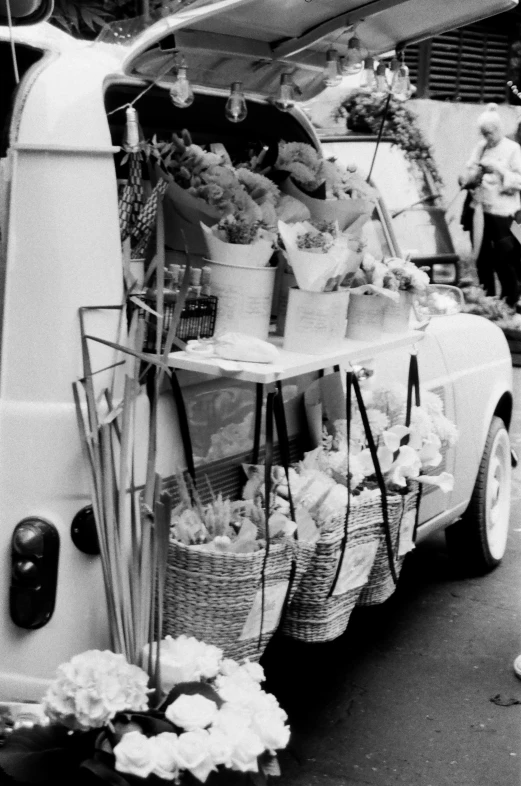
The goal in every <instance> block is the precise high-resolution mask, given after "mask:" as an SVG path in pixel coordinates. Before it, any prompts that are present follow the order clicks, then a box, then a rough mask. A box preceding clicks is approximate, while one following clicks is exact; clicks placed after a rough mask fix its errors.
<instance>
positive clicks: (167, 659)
mask: <svg viewBox="0 0 521 786" xmlns="http://www.w3.org/2000/svg"><path fill="white" fill-rule="evenodd" d="M156 646H157V644H156V645H154V648H153V652H154V651H155V648H156ZM159 652H160V663H161V681H162V687H163V690H164V691H165V692H167V693H168V691H170V690H171V689H172V688H173V687H174V686H175V685H178V684H179V683H180V682H192V681H199V680H200V679H201V677H203V678H205V679H212V678H213V677H215V676H216V675H217V674H218V673H219V667H220V664H221V660H222V655H223V653H222V650H220V649H219V648H218V647H214V646H213V645H211V644H205V643H204V642H201V641H198V640H197V639H196V638H194V637H193V636H185V635H184V634H183V635H181V636H178V637H177V638H176V639H173V638H172V637H171V636H166V638H164V639H163V640H162V641H161V644H160V648H159ZM154 655H155V652H154ZM143 659H144V662H146V661H147V659H148V645H147V646H146V647H144V650H143Z"/></svg>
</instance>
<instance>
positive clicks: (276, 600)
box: [239, 581, 289, 641]
mask: <svg viewBox="0 0 521 786" xmlns="http://www.w3.org/2000/svg"><path fill="white" fill-rule="evenodd" d="M288 584H289V582H288V581H283V582H280V583H279V584H272V586H271V587H266V589H265V590H264V619H263V624H262V632H263V633H270V632H271V631H273V630H275V629H276V628H277V627H278V624H279V622H280V617H281V614H282V607H283V605H284V601H285V599H286V593H287V591H288ZM262 595H263V593H262V588H259V590H258V591H257V594H256V595H255V600H254V601H253V606H252V607H251V610H250V613H249V614H248V617H247V619H246V622H245V623H244V628H243V629H242V633H241V635H240V636H239V640H240V641H242V640H243V639H253V638H254V637H255V636H258V635H259V634H260V626H261V617H262Z"/></svg>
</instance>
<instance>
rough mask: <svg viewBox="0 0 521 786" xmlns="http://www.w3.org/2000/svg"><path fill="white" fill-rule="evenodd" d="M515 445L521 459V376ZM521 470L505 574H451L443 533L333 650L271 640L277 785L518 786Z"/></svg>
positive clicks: (357, 616)
mask: <svg viewBox="0 0 521 786" xmlns="http://www.w3.org/2000/svg"><path fill="white" fill-rule="evenodd" d="M514 376H515V386H516V391H515V400H516V411H515V415H514V421H513V425H512V429H511V439H512V443H513V445H514V447H515V448H516V449H517V451H518V454H519V455H520V456H521V369H514ZM520 599H521V467H520V468H517V469H516V470H514V473H513V499H512V515H511V527H510V535H509V541H508V546H507V552H506V555H505V558H504V560H503V562H502V564H501V565H500V566H499V567H498V568H497V569H496V570H494V571H492V572H491V573H490V574H488V575H486V576H484V577H479V578H471V579H469V578H462V577H461V576H459V575H458V574H457V573H456V571H455V569H454V567H453V566H452V565H451V563H450V561H449V559H448V556H447V554H446V551H445V544H444V537H443V535H436V536H434V537H432V538H431V539H430V540H429V541H428V542H427V541H426V542H424V543H422V544H420V545H419V546H418V548H417V549H416V552H415V554H414V556H413V558H411V559H410V560H409V562H408V563H406V566H405V567H404V571H403V573H402V577H401V580H400V585H399V587H398V590H397V592H396V593H395V595H394V596H393V598H392V599H391V600H390V601H388V602H387V603H386V604H384V605H383V606H379V607H374V608H366V609H356V610H355V611H354V612H353V615H352V617H351V620H350V623H349V627H348V630H347V631H346V633H345V634H344V636H342V637H341V638H339V639H337V640H336V641H333V642H331V643H328V644H319V645H302V644H296V643H292V642H287V641H274V642H272V644H271V645H270V647H269V648H268V651H267V653H266V655H265V656H264V658H263V661H262V662H263V665H264V667H265V669H266V673H267V677H268V684H267V686H266V687H267V688H268V689H269V690H272V692H274V693H275V694H276V695H277V697H278V698H279V701H280V702H281V704H282V705H283V706H284V707H285V709H286V710H287V712H288V714H289V719H290V723H291V727H292V739H291V742H290V746H289V748H288V749H287V750H286V751H284V752H283V753H282V754H281V755H280V756H279V759H280V763H281V767H282V778H281V779H280V781H279V783H280V786H297V784H298V786H362V785H363V784H370V786H394V784H406V786H456V785H457V786H519V784H520V783H521V744H520V742H521V680H519V679H517V678H516V676H515V675H514V673H513V671H512V661H513V659H514V658H515V656H516V655H518V654H519V653H521V614H520V611H521V603H520Z"/></svg>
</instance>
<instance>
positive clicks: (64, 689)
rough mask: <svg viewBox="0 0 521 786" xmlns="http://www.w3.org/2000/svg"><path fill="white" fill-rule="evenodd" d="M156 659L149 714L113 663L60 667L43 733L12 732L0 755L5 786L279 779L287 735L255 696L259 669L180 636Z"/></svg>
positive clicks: (138, 673)
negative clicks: (155, 692)
mask: <svg viewBox="0 0 521 786" xmlns="http://www.w3.org/2000/svg"><path fill="white" fill-rule="evenodd" d="M154 646H155V647H156V646H157V645H154ZM159 651H160V663H161V671H162V672H164V673H166V674H168V675H169V678H170V682H169V690H168V693H166V692H163V693H162V694H161V696H160V698H159V701H158V702H156V704H157V706H156V707H151V706H149V703H148V701H147V695H146V694H147V693H148V691H147V689H146V688H143V685H146V683H147V680H148V677H147V675H146V674H145V672H144V671H142V670H141V669H139V668H138V667H136V666H134V667H131V666H130V665H129V664H128V663H127V662H126V660H125V658H124V657H123V656H121V655H115V654H114V653H108V652H99V651H96V650H94V651H90V652H88V653H83V654H81V655H76V656H75V657H74V658H73V659H72V660H71V661H70V662H69V663H66V664H63V665H62V666H61V667H60V669H59V674H58V677H57V679H56V680H55V681H54V682H53V683H52V684H51V686H50V688H49V690H48V692H47V695H46V697H45V700H44V703H43V709H44V711H45V713H47V715H48V717H49V719H50V721H51V722H50V724H49V725H47V726H34V727H33V728H32V729H20V730H16V731H14V732H13V733H12V734H11V735H10V737H9V738H8V740H7V742H6V744H5V745H4V747H3V748H2V749H1V750H0V770H1V771H2V772H3V773H4V774H5V775H6V776H8V777H9V782H10V783H13V784H19V783H27V782H29V783H41V784H44V786H51V784H56V783H78V782H80V781H81V782H83V781H82V780H81V778H82V774H83V775H88V776H89V778H90V780H89V783H91V782H92V783H95V782H96V781H97V782H99V783H100V784H101V783H109V784H115V783H117V784H118V786H131V785H132V784H133V785H134V786H135V784H137V783H140V782H147V783H158V780H159V781H168V782H170V783H175V784H180V785H181V786H182V785H183V784H187V785H188V784H189V783H193V782H194V779H195V780H196V781H200V782H201V783H205V782H206V781H207V780H208V781H209V782H212V783H214V784H219V783H223V784H225V783H227V782H228V780H227V773H228V774H229V773H230V771H236V772H242V773H245V774H246V775H248V774H249V773H252V774H253V773H255V783H266V777H267V776H268V775H277V774H280V770H279V768H278V763H277V758H276V752H277V750H279V749H281V748H285V747H286V745H287V744H288V742H289V737H290V730H289V727H288V726H287V725H286V720H287V716H286V713H285V712H284V710H282V709H281V707H280V706H279V704H278V702H277V700H276V699H275V697H274V696H272V695H271V694H268V693H266V692H265V691H264V690H263V689H262V688H261V683H262V681H263V679H264V673H263V670H262V668H261V667H260V666H259V665H258V664H254V663H249V662H248V661H246V662H245V663H243V664H242V665H241V664H239V663H237V662H236V661H232V660H229V659H224V658H223V654H222V651H221V650H219V649H218V648H216V647H209V646H207V645H205V644H204V643H203V642H199V641H197V640H196V639H190V638H188V637H186V636H184V637H179V639H174V640H169V641H168V640H167V641H162V642H161V644H160V649H159ZM147 654H148V653H145V657H146V656H147ZM110 656H112V658H111V657H110ZM192 656H193V658H194V661H195V665H194V667H193V668H192V669H191V668H190V658H191V657H192ZM107 668H108V671H107ZM108 675H109V677H108ZM129 675H131V676H129ZM132 686H133V690H132ZM133 691H134V692H133ZM63 696H66V697H67V701H66V705H65V706H62V703H61V698H62V697H63ZM71 696H73V697H74V700H73V702H72V704H71V703H70V702H69V701H68V699H69V698H70V697H71ZM101 705H103V711H102V712H101V713H100V712H98V708H99V707H100V706H101ZM86 708H87V709H86Z"/></svg>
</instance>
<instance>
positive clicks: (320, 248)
mask: <svg viewBox="0 0 521 786" xmlns="http://www.w3.org/2000/svg"><path fill="white" fill-rule="evenodd" d="M279 233H280V236H281V238H282V241H283V243H284V248H285V254H286V256H287V259H288V262H289V264H290V266H291V268H292V270H293V273H294V275H295V279H296V282H297V286H298V289H290V290H289V297H288V304H287V312H286V323H285V330H284V349H287V350H289V351H294V352H302V348H303V347H305V348H306V351H307V352H308V353H312V354H320V353H321V352H323V351H324V350H325V349H331V347H332V346H333V345H334V344H339V343H341V342H342V341H343V339H344V334H345V320H346V314H347V299H348V295H347V289H345V288H343V287H341V284H342V282H343V281H344V279H345V278H346V276H350V275H353V274H354V272H355V270H356V269H357V268H358V266H359V264H360V252H359V241H358V239H356V238H353V237H352V236H350V235H349V234H348V232H340V230H339V228H338V224H337V223H331V224H318V223H316V224H312V223H310V222H301V223H297V224H292V225H290V224H285V223H284V222H282V221H279Z"/></svg>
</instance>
